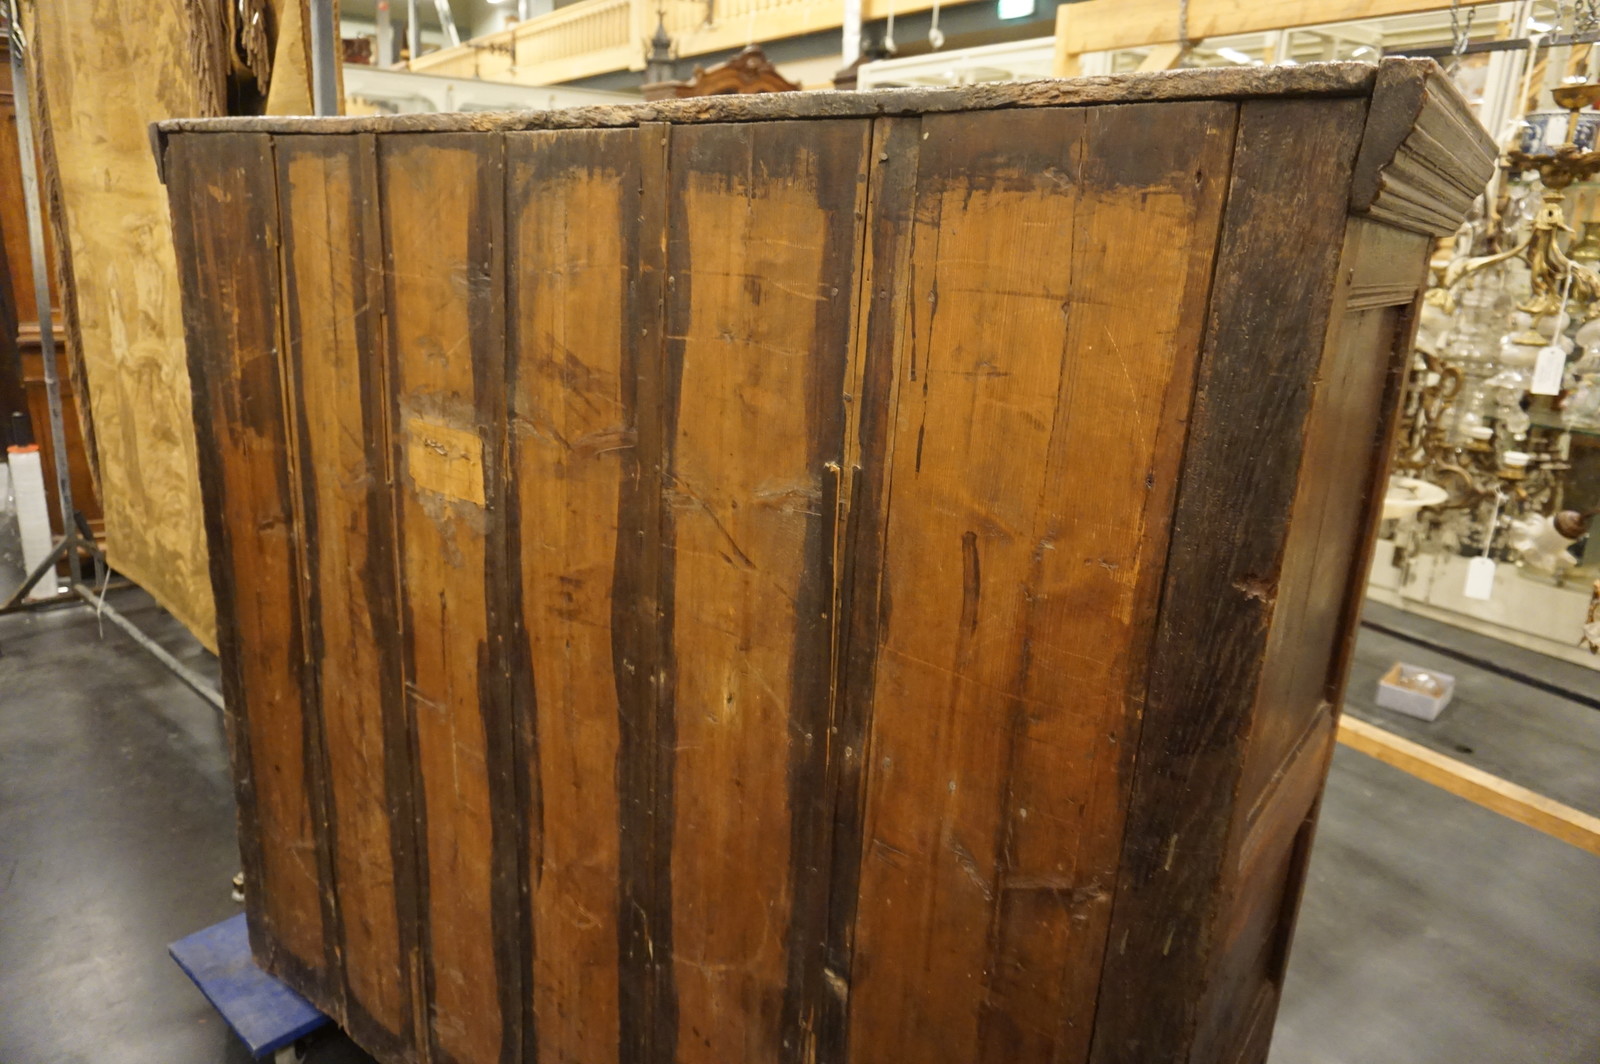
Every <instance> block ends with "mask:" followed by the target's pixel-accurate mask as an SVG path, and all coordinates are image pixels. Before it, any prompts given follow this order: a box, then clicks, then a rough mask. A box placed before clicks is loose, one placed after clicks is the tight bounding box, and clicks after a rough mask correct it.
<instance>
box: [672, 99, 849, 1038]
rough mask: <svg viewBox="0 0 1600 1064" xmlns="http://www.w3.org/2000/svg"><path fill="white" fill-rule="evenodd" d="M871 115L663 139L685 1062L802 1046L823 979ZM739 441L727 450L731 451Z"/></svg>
mask: <svg viewBox="0 0 1600 1064" xmlns="http://www.w3.org/2000/svg"><path fill="white" fill-rule="evenodd" d="M869 136H870V129H869V127H868V126H867V125H865V124H864V123H859V122H837V123H786V122H785V123H770V124H765V125H761V126H756V127H753V128H749V129H741V128H739V127H735V126H708V127H703V128H692V129H683V130H678V131H676V132H675V133H674V134H673V138H672V153H671V157H670V164H669V165H670V170H671V173H672V178H671V180H672V193H673V198H672V200H671V202H670V204H669V208H668V209H669V211H670V212H671V215H672V217H673V218H674V220H675V224H674V227H673V229H672V235H671V240H670V242H669V245H668V259H667V269H668V290H669V295H668V303H667V321H666V328H667V344H668V347H667V352H668V362H667V381H668V392H667V411H668V418H669V420H668V423H667V425H666V435H665V440H666V448H667V458H666V466H665V473H664V476H665V483H664V485H663V490H664V492H665V503H664V509H665V512H666V514H667V517H668V520H669V521H670V525H671V530H672V531H671V535H670V539H669V542H670V553H671V566H672V582H671V594H672V603H673V605H672V616H673V624H672V629H671V633H670V638H671V640H672V658H673V661H674V671H673V675H672V679H671V683H672V686H671V694H672V705H673V715H674V718H675V722H676V723H675V735H674V738H675V743H676V756H675V758H674V764H673V770H672V771H673V785H672V796H673V802H672V805H671V807H670V810H669V809H667V808H665V807H663V808H661V809H658V815H667V814H668V813H669V812H670V815H671V816H672V817H673V818H674V828H673V840H674V845H673V852H672V863H671V882H672V936H673V950H674V958H675V970H674V982H675V984H676V990H677V999H678V1037H677V1050H676V1056H675V1059H677V1060H680V1061H706V1062H708V1064H709V1062H713V1061H723V1060H738V1059H743V1060H792V1061H798V1060H804V1059H809V1058H810V1057H811V1056H812V1055H813V1053H814V1050H813V1047H812V1037H813V1035H812V1028H813V1026H814V1025H813V1017H814V1015H815V1012H816V1009H817V999H818V996H819V995H820V994H821V992H822V985H821V972H820V961H821V957H820V946H821V943H822V939H823V934H824V928H825V925H826V920H827V910H826V904H827V902H826V880H825V879H824V878H823V877H822V876H821V875H819V874H818V870H819V869H820V868H821V867H823V865H824V864H825V861H826V857H827V850H828V845H829V841H830V838H829V824H828V819H827V813H828V805H829V803H828V802H827V801H826V796H825V793H824V790H823V784H824V781H825V779H826V757H827V752H828V749H829V738H828V733H829V725H830V720H829V698H830V691H831V686H832V684H831V674H832V657H833V608H832V607H833V588H834V570H833V566H834V543H833V539H834V535H835V528H834V524H835V510H836V506H835V500H836V499H837V496H838V482H839V468H840V465H839V464H840V461H841V460H842V457H843V439H844V398H843V390H844V381H845V371H846V362H847V356H848V353H849V350H850V337H851V330H852V327H853V324H854V319H853V301H854V295H855V288H856V276H855V271H856V269H857V266H858V263H859V255H858V252H857V248H858V245H859V238H858V227H859V225H860V224H861V221H862V219H863V218H864V217H865V210H864V208H865V192H866V182H865V173H866V165H865V158H866V150H867V146H868V141H867V138H868V137H869ZM733 455H740V456H741V460H740V461H738V462H729V460H728V459H729V457H730V456H733Z"/></svg>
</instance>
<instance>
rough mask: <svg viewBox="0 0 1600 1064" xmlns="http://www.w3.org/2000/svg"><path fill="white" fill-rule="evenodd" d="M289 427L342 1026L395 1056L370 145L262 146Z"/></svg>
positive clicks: (394, 780) (387, 610) (408, 896)
mask: <svg viewBox="0 0 1600 1064" xmlns="http://www.w3.org/2000/svg"><path fill="white" fill-rule="evenodd" d="M275 154H276V159H277V166H278V175H277V176H278V188H279V193H278V195H279V204H280V212H281V216H282V226H283V243H284V253H283V264H284V265H283V269H284V276H283V290H284V299H285V304H286V309H287V314H286V315H285V333H286V341H287V343H286V355H287V358H286V363H287V366H288V376H289V379H290V381H291V382H292V388H291V397H292V400H293V401H292V404H291V405H292V408H293V410H294V411H295V413H296V424H295V436H296V438H297V439H296V447H295V450H296V452H297V454H298V457H299V468H298V474H299V486H300V512H301V527H302V528H303V529H304V538H305V541H306V542H305V546H306V559H305V574H304V581H303V583H304V586H305V588H306V591H307V595H306V597H307V626H306V632H307V636H306V638H307V644H308V647H309V648H310V649H309V653H308V655H307V656H308V658H309V661H310V666H311V677H310V679H311V681H312V683H311V686H312V690H313V691H314V692H315V696H316V700H317V705H318V712H319V717H320V720H321V724H322V729H323V735H324V741H323V749H324V754H323V757H324V760H325V762H326V766H327V787H328V791H327V796H326V801H327V805H328V814H329V824H330V829H329V830H330V839H331V849H332V871H333V875H334V881H335V883H336V885H337V890H338V912H337V915H338V920H337V930H338V938H339V950H338V954H339V969H340V973H341V977H342V978H343V980H344V984H345V994H344V1012H343V1015H342V1016H341V1017H340V1020H341V1023H342V1025H343V1026H344V1027H345V1028H346V1029H348V1030H350V1031H352V1032H353V1033H354V1034H355V1036H356V1037H357V1038H358V1039H360V1041H361V1042H362V1043H363V1044H366V1045H372V1046H377V1047H379V1048H380V1051H381V1052H392V1053H404V1052H407V1051H408V1050H409V1045H410V1041H411V1036H412V1007H413V1005H412V1001H411V994H410V991H411V980H410V977H409V974H408V973H409V969H410V965H411V963H412V955H413V950H414V949H415V933H416V919H417V914H416V905H415V874H416V870H415V867H414V864H413V861H412V849H413V840H414V833H413V830H412V808H411V768H410V741H409V739H408V738H407V732H406V718H405V714H404V713H403V712H402V710H401V697H400V693H401V682H402V681H401V675H400V633H399V630H398V628H397V626H396V610H395V604H396V587H395V559H394V554H393V544H394V538H393V500H392V498H391V496H390V491H389V486H390V472H389V459H390V453H389V435H388V420H387V411H386V404H385V402H384V396H385V394H386V391H385V381H384V378H383V357H382V356H383V334H382V308H383V283H382V276H381V272H380V270H381V263H382V244H381V238H380V231H379V224H378V213H377V173H376V153H375V147H374V145H373V142H372V139H371V138H370V137H338V138H331V137H285V138H280V139H279V140H278V141H277V143H276V145H275Z"/></svg>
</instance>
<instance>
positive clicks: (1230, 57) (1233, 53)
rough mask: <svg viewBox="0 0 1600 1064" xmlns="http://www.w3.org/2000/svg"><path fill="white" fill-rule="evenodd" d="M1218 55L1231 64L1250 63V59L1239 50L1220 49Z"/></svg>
mask: <svg viewBox="0 0 1600 1064" xmlns="http://www.w3.org/2000/svg"><path fill="white" fill-rule="evenodd" d="M1217 54H1218V55H1220V56H1221V57H1222V58H1224V59H1226V60H1227V61H1228V62H1230V63H1248V62H1250V57H1249V56H1247V55H1245V54H1244V53H1243V52H1241V51H1239V49H1237V48H1218V49H1217Z"/></svg>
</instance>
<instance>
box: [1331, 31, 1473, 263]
mask: <svg viewBox="0 0 1600 1064" xmlns="http://www.w3.org/2000/svg"><path fill="white" fill-rule="evenodd" d="M1496 158H1497V152H1496V149H1495V144H1494V141H1493V139H1492V138H1491V137H1490V136H1489V134H1488V133H1487V132H1486V131H1485V130H1484V128H1483V127H1482V126H1481V125H1479V124H1478V121H1477V119H1475V118H1474V117H1472V113H1471V111H1470V110H1469V109H1468V106H1467V102H1466V101H1465V100H1464V99H1462V97H1461V93H1460V92H1458V91H1457V90H1456V87H1455V86H1454V85H1452V84H1451V83H1450V79H1449V78H1447V77H1445V75H1444V71H1442V70H1441V69H1440V68H1439V65H1438V64H1437V63H1435V62H1433V61H1432V60H1431V59H1430V60H1410V59H1404V60H1403V59H1386V60H1384V61H1383V63H1381V64H1380V65H1379V67H1378V72H1377V79H1376V83H1375V84H1374V86H1373V89H1372V109H1371V112H1370V114H1369V117H1368V120H1367V128H1366V132H1365V133H1364V134H1363V136H1362V140H1361V150H1360V152H1359V153H1358V154H1357V156H1356V170H1355V175H1354V177H1353V179H1352V181H1351V185H1350V209H1351V211H1352V212H1354V213H1356V214H1366V215H1369V216H1371V217H1372V218H1373V219H1374V220H1375V221H1380V222H1383V223H1385V224H1387V225H1393V226H1396V227H1398V228H1401V229H1408V230H1410V231H1412V232H1416V233H1424V234H1426V235H1428V236H1448V235H1449V234H1451V233H1453V232H1455V230H1456V227H1457V226H1459V225H1460V224H1461V220H1462V219H1463V218H1465V217H1466V214H1467V211H1468V210H1470V209H1471V207H1472V201H1473V200H1475V199H1477V197H1478V196H1479V194H1480V193H1482V192H1483V189H1484V186H1485V185H1487V184H1488V181H1489V178H1490V177H1491V176H1492V175H1493V174H1494V168H1495V160H1496Z"/></svg>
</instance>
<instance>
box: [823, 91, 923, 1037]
mask: <svg viewBox="0 0 1600 1064" xmlns="http://www.w3.org/2000/svg"><path fill="white" fill-rule="evenodd" d="M921 145H922V120H921V118H917V117H912V118H886V119H880V120H878V121H876V122H874V123H873V135H872V149H871V160H870V161H871V171H870V176H869V181H868V188H867V204H868V206H867V225H866V227H865V231H864V233H863V246H862V267H861V269H862V275H861V280H860V282H859V286H858V287H859V290H860V293H861V294H860V296H859V298H858V303H857V315H856V317H857V320H856V326H855V337H854V342H853V349H852V358H851V363H850V366H849V369H848V372H847V376H846V383H845V396H846V400H847V408H846V411H847V415H846V431H845V441H844V462H843V474H844V475H843V478H842V481H841V484H842V486H841V489H840V493H839V496H840V497H839V500H838V509H839V518H838V522H837V524H838V527H839V529H840V534H839V535H838V537H837V540H836V551H835V554H836V557H837V561H836V563H835V571H836V572H837V574H838V579H837V582H836V587H837V590H836V599H835V606H834V609H835V614H836V616H835V623H834V631H835V647H836V655H837V656H836V661H835V674H834V697H833V726H832V728H831V729H830V735H829V753H828V778H827V780H826V787H827V795H828V798H829V800H830V801H831V802H832V803H833V806H832V812H831V816H830V819H831V821H832V828H831V830H832V834H833V839H832V842H831V846H830V852H829V857H828V867H827V872H828V924H827V931H826V939H825V942H826V946H825V953H824V957H823V979H824V984H825V990H826V992H825V993H824V994H823V995H822V999H821V1002H822V1004H821V1011H820V1013H819V1015H818V1018H817V1059H819V1060H825V1061H844V1060H846V1059H848V1058H849V1049H848V1045H849V1008H850V971H851V957H852V954H853V952H854V948H855V921H856V899H857V891H858V889H859V886H860V878H861V838H862V829H863V825H864V821H865V815H866V795H865V793H864V788H865V784H866V779H867V773H866V747H867V729H868V723H869V721H870V720H871V715H872V699H873V676H874V672H875V670H876V668H877V658H878V646H879V628H880V623H881V621H882V608H881V606H882V600H881V596H880V592H881V587H882V578H883V553H884V535H885V531H886V526H887V523H888V506H887V502H888V470H889V467H890V465H891V464H892V459H893V450H894V442H895V441H894V436H893V433H892V429H893V423H894V410H895V405H896V402H897V398H898V395H899V389H900V385H901V381H900V376H899V375H898V374H897V373H896V372H895V356H896V354H897V352H898V350H899V348H900V346H901V345H902V343H903V341H904V337H905V335H906V330H907V329H908V328H909V326H910V308H909V306H908V304H907V300H906V299H905V288H906V278H907V276H908V275H907V265H908V263H909V261H910V255H911V237H912V232H913V221H914V208H915V202H914V199H915V193H916V185H917V161H918V153H919V152H920V150H921Z"/></svg>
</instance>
